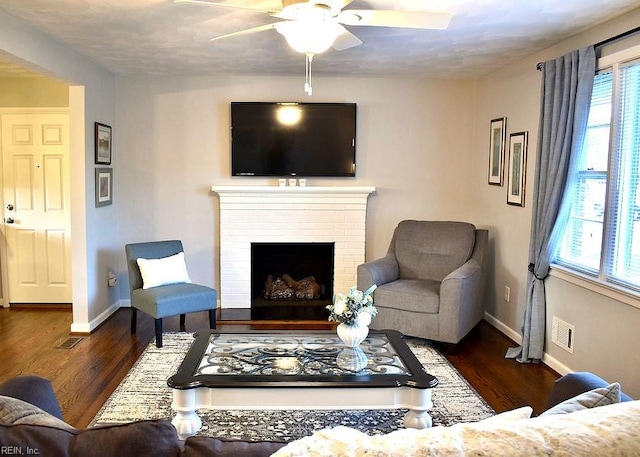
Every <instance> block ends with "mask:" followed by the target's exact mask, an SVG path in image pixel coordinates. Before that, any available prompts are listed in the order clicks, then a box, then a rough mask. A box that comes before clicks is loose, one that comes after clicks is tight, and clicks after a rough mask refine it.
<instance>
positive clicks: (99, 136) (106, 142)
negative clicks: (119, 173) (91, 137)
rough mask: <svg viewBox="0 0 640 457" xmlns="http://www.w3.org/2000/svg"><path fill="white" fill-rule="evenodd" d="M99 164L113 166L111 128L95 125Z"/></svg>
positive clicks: (96, 160)
mask: <svg viewBox="0 0 640 457" xmlns="http://www.w3.org/2000/svg"><path fill="white" fill-rule="evenodd" d="M95 131H96V159H95V162H96V163H97V164H102V165H111V126H109V125H106V124H101V123H99V122H96V123H95Z"/></svg>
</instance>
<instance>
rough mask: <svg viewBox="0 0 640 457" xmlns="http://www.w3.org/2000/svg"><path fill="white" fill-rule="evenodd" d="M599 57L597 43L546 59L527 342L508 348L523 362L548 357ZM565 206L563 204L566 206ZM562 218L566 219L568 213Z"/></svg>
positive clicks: (510, 355)
mask: <svg viewBox="0 0 640 457" xmlns="http://www.w3.org/2000/svg"><path fill="white" fill-rule="evenodd" d="M595 70H596V57H595V51H594V48H593V46H589V47H587V48H584V49H580V50H576V51H573V52H570V53H569V54H567V55H565V56H562V57H558V58H556V59H554V60H549V61H547V62H544V63H543V64H542V73H543V76H542V91H541V112H540V126H539V130H538V149H537V160H536V175H535V188H534V194H533V198H534V201H533V218H532V222H531V240H530V242H529V273H528V277H527V282H528V288H527V302H526V307H525V312H524V319H523V321H522V329H521V331H522V345H521V346H520V347H517V348H511V349H509V350H508V351H507V355H506V357H507V358H516V359H517V360H518V362H522V363H528V362H538V361H539V360H540V359H542V354H543V350H544V339H545V319H546V298H545V289H544V280H545V278H546V277H547V275H548V274H549V264H550V262H551V260H552V258H553V256H554V255H555V252H556V248H557V246H558V242H559V241H560V236H561V230H558V229H555V230H554V226H558V227H560V226H561V225H562V224H556V221H557V220H558V215H559V214H560V213H562V214H563V217H562V218H564V219H566V217H565V216H566V215H568V209H569V208H568V206H567V204H566V202H565V203H563V195H564V193H565V188H566V186H567V176H568V175H569V170H570V169H571V167H572V166H575V162H576V161H577V155H578V153H579V151H580V148H581V147H582V142H583V139H584V135H585V132H586V127H587V119H588V116H589V106H590V104H591V93H592V91H593V80H594V76H595ZM561 208H562V209H561ZM562 218H561V219H562Z"/></svg>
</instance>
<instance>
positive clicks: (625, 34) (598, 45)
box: [536, 27, 640, 71]
mask: <svg viewBox="0 0 640 457" xmlns="http://www.w3.org/2000/svg"><path fill="white" fill-rule="evenodd" d="M638 32H640V27H636V28H635V29H631V30H627V31H626V32H622V33H621V34H619V35H616V36H612V37H611V38H607V39H606V40H602V41H599V42H598V43H596V44H594V45H593V47H594V48H595V49H596V50H597V49H598V48H601V47H602V46H606V45H607V44H610V43H613V42H614V41H618V40H620V39H622V38H626V37H628V36H629V35H633V34H635V33H638ZM543 63H544V62H538V63H537V64H536V70H538V71H542V64H543Z"/></svg>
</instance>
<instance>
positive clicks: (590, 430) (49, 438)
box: [0, 373, 640, 457]
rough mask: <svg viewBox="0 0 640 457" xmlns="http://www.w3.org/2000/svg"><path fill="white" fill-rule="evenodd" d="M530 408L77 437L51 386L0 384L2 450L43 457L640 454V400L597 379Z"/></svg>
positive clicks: (119, 430)
mask: <svg viewBox="0 0 640 457" xmlns="http://www.w3.org/2000/svg"><path fill="white" fill-rule="evenodd" d="M531 412H532V410H531V408H530V407H523V408H519V409H516V410H513V411H507V412H505V413H501V414H498V415H496V416H494V417H491V418H489V419H485V420H483V421H480V422H475V423H464V424H457V425H454V426H451V427H433V428H431V429H425V430H408V429H407V430H398V431H395V432H392V433H389V434H386V435H380V436H368V435H366V434H364V433H361V432H359V431H357V430H354V429H350V428H347V427H336V428H333V429H327V430H322V431H318V432H316V433H314V434H313V435H311V436H309V437H305V438H302V439H299V440H297V441H294V442H291V443H289V444H286V443H277V442H247V441H240V440H227V439H220V438H209V437H201V436H195V437H190V438H188V439H187V440H186V441H184V442H182V441H180V440H179V439H178V436H177V434H176V431H175V429H174V428H173V425H171V422H169V421H167V420H155V421H140V422H134V423H129V424H123V425H113V426H105V427H95V428H88V429H84V430H76V429H75V428H73V427H71V426H70V425H68V424H66V423H65V422H63V421H62V414H61V412H60V407H59V405H58V402H57V400H56V397H55V394H54V392H53V389H52V387H51V384H50V383H49V381H47V380H46V379H42V378H39V377H35V376H25V377H18V378H13V379H11V380H9V381H7V382H5V383H4V384H2V385H0V450H3V452H4V454H9V453H11V454H17V455H41V456H114V457H116V456H117V457H126V456H176V457H178V456H185V457H196V456H214V457H215V456H238V457H253V456H256V457H261V456H268V455H272V454H273V455H274V456H276V457H285V456H286V457H293V456H332V457H333V456H365V455H366V456H367V457H373V456H398V455H403V456H404V455H406V456H409V455H415V456H417V455H420V456H429V455H437V456H449V455H450V456H463V455H509V456H527V457H529V456H534V455H567V456H569V455H570V456H572V457H576V456H582V455H598V456H604V455H610V456H634V455H638V456H640V401H633V400H631V398H629V397H628V396H626V395H624V394H623V393H621V391H620V385H619V384H617V383H613V384H608V383H607V382H605V381H604V380H602V379H601V378H599V377H597V376H595V375H593V374H590V373H573V374H570V375H567V376H564V377H562V378H560V379H559V380H558V381H557V382H556V385H555V386H554V389H553V393H552V395H551V398H550V402H549V409H547V411H545V413H543V414H541V415H540V416H538V417H536V418H531V419H530V418H529V416H530V415H531Z"/></svg>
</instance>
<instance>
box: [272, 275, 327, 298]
mask: <svg viewBox="0 0 640 457" xmlns="http://www.w3.org/2000/svg"><path fill="white" fill-rule="evenodd" d="M321 290H322V289H321V287H320V284H318V283H317V282H316V278H315V277H313V276H309V277H307V278H303V279H301V280H300V281H296V280H295V279H293V278H292V277H291V276H290V275H288V274H284V275H282V277H281V278H275V279H274V276H273V275H269V276H267V280H266V281H265V283H264V298H265V300H317V299H319V298H320V291H321Z"/></svg>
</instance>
